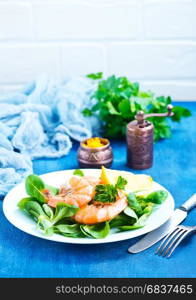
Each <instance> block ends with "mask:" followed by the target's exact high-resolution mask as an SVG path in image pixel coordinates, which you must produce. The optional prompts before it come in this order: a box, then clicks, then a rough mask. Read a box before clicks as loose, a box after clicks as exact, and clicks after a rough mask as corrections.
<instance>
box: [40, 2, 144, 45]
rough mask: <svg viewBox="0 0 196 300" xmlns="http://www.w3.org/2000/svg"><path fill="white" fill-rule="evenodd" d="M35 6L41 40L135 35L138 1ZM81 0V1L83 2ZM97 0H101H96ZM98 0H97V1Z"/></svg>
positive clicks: (64, 3)
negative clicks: (136, 2) (109, 3)
mask: <svg viewBox="0 0 196 300" xmlns="http://www.w3.org/2000/svg"><path fill="white" fill-rule="evenodd" d="M66 2H67V1H64V2H60V3H59V5H57V4H55V3H54V4H47V5H46V4H44V3H43V4H40V5H35V6H34V17H35V32H36V36H37V37H38V39H41V40H47V39H49V40H59V39H112V38H118V39H123V38H136V37H137V33H138V32H137V29H138V26H137V25H138V14H139V10H138V5H135V4H132V3H131V2H130V3H128V4H114V5H113V6H111V5H104V4H103V5H96V6H95V5H90V1H89V4H84V3H85V2H83V1H77V2H75V1H74V0H73V1H68V2H69V3H66ZM80 2H82V3H81V4H80ZM97 2H98V1H97ZM94 3H95V2H94Z"/></svg>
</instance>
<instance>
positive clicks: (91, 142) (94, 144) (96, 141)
mask: <svg viewBox="0 0 196 300" xmlns="http://www.w3.org/2000/svg"><path fill="white" fill-rule="evenodd" d="M82 145H83V146H85V147H89V148H99V147H103V146H105V145H106V144H105V143H104V142H103V141H102V140H101V139H100V138H99V137H93V138H90V139H88V140H86V141H85V142H84V143H82Z"/></svg>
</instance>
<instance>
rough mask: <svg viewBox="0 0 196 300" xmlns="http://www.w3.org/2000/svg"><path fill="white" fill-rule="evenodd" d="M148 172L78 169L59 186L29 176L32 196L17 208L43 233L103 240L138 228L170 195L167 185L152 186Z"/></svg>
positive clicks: (22, 201)
mask: <svg viewBox="0 0 196 300" xmlns="http://www.w3.org/2000/svg"><path fill="white" fill-rule="evenodd" d="M152 186H153V180H152V178H151V177H150V176H148V175H144V174H140V175H135V174H133V173H130V172H125V171H117V170H111V169H106V168H104V167H102V170H101V172H100V176H99V177H96V176H89V175H88V176H87V175H85V170H79V169H77V170H75V171H74V172H73V175H72V176H71V177H70V178H69V180H68V182H66V180H65V184H63V185H62V186H60V187H59V188H57V187H54V186H51V185H47V184H46V183H45V182H44V181H43V180H42V179H41V178H40V177H39V176H37V175H34V174H32V175H29V176H28V177H27V178H26V181H25V188H26V193H27V195H28V197H25V198H23V199H21V200H20V201H19V203H18V207H19V209H21V210H22V211H24V212H25V213H26V214H27V215H28V216H29V217H31V218H33V219H34V220H35V222H36V224H37V230H39V231H41V232H42V233H43V234H45V235H49V236H51V235H53V234H60V235H63V236H66V237H72V238H87V237H88V238H95V239H102V238H105V237H106V236H108V235H109V234H110V232H112V233H116V232H121V231H128V230H137V229H139V228H142V227H144V226H145V222H146V220H147V218H148V217H149V215H150V214H151V213H152V212H153V210H154V209H156V208H157V207H159V206H160V205H161V203H162V202H163V201H164V200H165V199H166V198H167V196H168V192H167V191H166V190H153V188H152Z"/></svg>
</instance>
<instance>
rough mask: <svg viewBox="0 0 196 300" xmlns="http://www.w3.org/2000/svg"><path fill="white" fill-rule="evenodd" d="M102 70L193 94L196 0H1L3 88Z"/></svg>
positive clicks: (180, 95) (179, 95) (185, 96)
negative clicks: (38, 78) (40, 78)
mask: <svg viewBox="0 0 196 300" xmlns="http://www.w3.org/2000/svg"><path fill="white" fill-rule="evenodd" d="M98 71H104V73H105V75H106V76H107V75H110V74H113V73H115V74H119V75H126V76H128V77H129V78H130V79H131V80H133V81H136V80H138V81H139V82H141V85H142V87H144V88H146V89H152V90H153V91H155V92H157V93H158V94H166V95H168V94H170V95H171V96H172V97H173V98H174V99H175V100H196V0H20V1H19V0H0V92H1V93H2V92H3V93H6V92H7V91H8V90H15V89H17V88H19V87H20V86H21V85H22V84H24V83H25V82H28V81H29V80H31V79H33V78H35V77H36V76H38V75H39V74H42V73H45V74H48V75H49V76H54V77H58V78H59V77H60V78H61V77H63V76H69V75H71V76H72V75H73V76H74V75H79V74H87V73H91V72H98Z"/></svg>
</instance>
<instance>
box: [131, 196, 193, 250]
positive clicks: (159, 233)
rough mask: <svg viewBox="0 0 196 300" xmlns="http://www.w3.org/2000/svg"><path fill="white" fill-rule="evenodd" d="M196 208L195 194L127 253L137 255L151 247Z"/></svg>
mask: <svg viewBox="0 0 196 300" xmlns="http://www.w3.org/2000/svg"><path fill="white" fill-rule="evenodd" d="M195 206H196V193H195V194H194V195H193V196H191V197H190V198H189V199H188V200H187V201H186V202H184V203H183V204H182V205H181V206H180V207H179V208H177V209H175V210H174V212H173V214H172V216H171V217H170V219H169V220H168V221H167V222H166V223H164V224H163V225H161V226H160V227H159V228H157V229H155V230H153V231H151V232H150V233H148V234H146V235H145V236H144V237H143V238H141V239H140V240H139V242H137V243H135V244H134V245H133V246H131V247H129V248H128V252H129V253H139V252H141V251H143V250H146V249H147V248H149V247H151V246H153V245H154V244H156V243H157V242H158V241H160V240H161V239H162V238H164V237H165V236H166V235H167V234H168V233H169V232H171V231H172V230H173V228H175V227H176V226H177V225H178V224H180V223H181V222H182V221H183V220H184V219H185V218H186V217H187V214H188V212H189V211H190V210H191V209H193V208H194V207H195Z"/></svg>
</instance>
